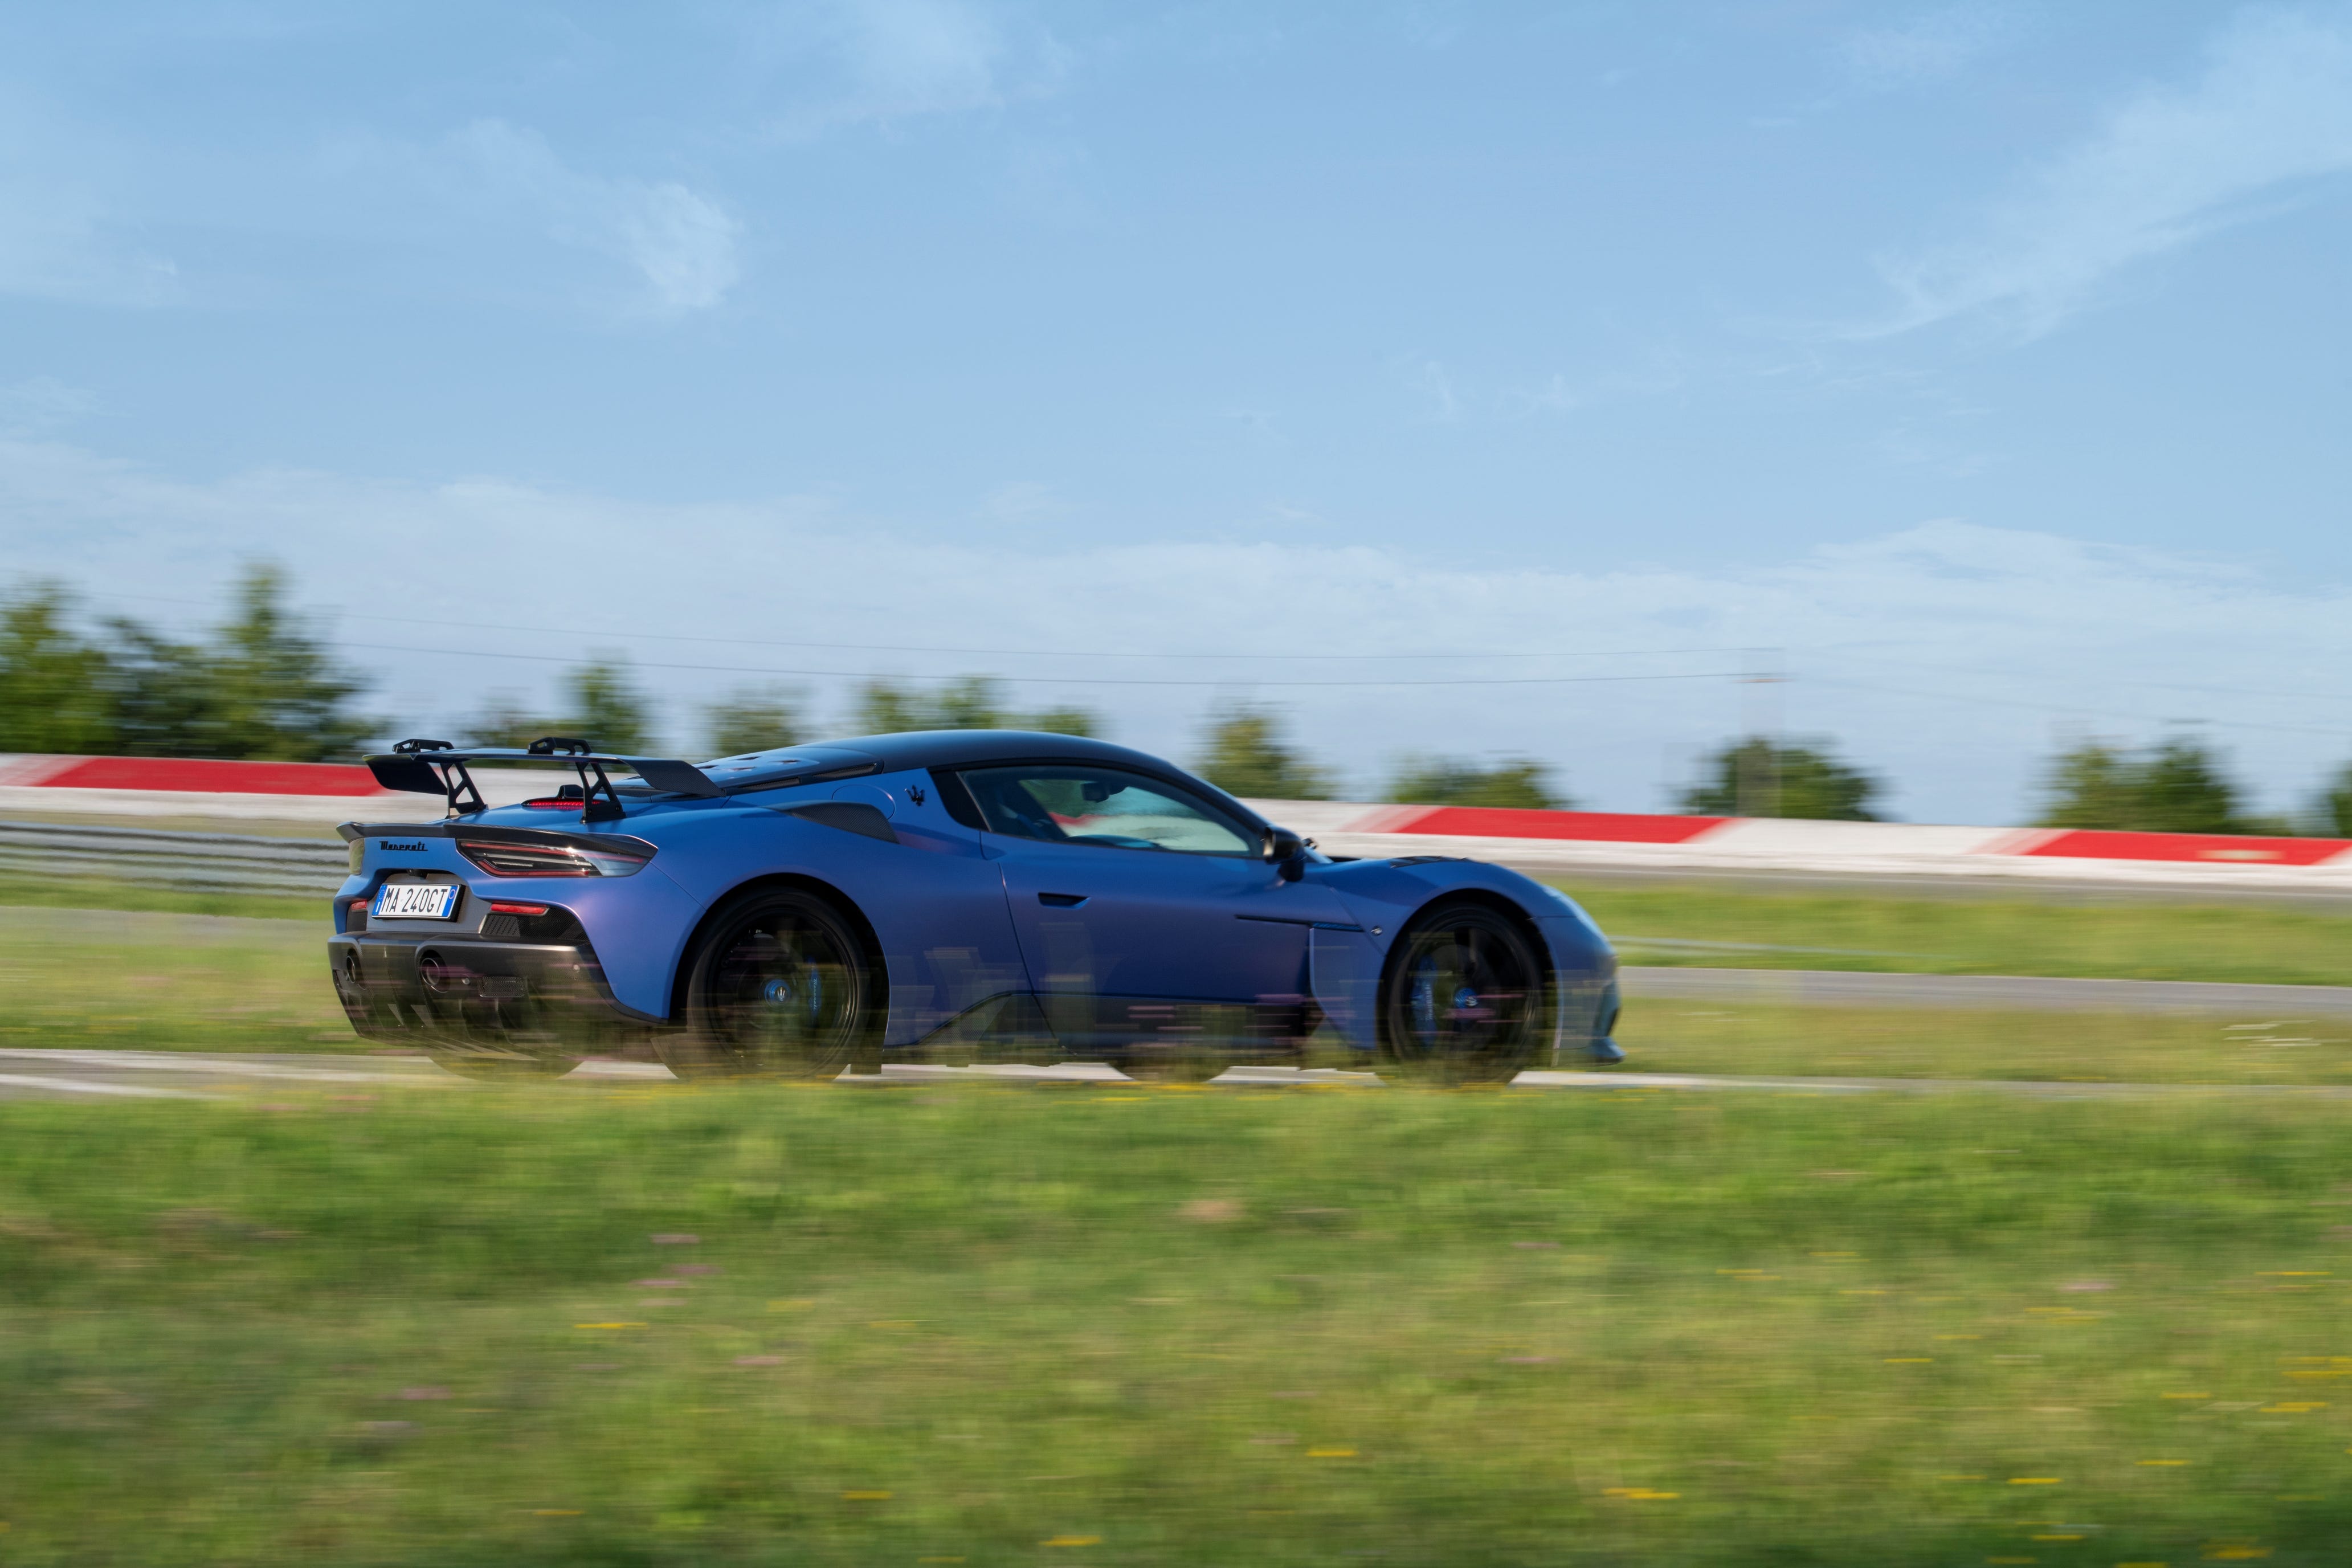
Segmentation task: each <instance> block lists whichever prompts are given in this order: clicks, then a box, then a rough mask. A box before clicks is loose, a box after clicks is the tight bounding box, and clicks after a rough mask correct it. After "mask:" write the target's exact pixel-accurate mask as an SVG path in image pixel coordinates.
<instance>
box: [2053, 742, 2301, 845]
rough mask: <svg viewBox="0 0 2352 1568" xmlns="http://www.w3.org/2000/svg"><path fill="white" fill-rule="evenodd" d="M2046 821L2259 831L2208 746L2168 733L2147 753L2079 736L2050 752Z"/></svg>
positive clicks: (2150, 829)
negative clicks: (2074, 742)
mask: <svg viewBox="0 0 2352 1568" xmlns="http://www.w3.org/2000/svg"><path fill="white" fill-rule="evenodd" d="M2042 792H2043V795H2044V805H2043V809H2042V816H2041V819H2040V826H2044V827H2091V828H2106V829H2110V830H2114V831H2119V832H2137V833H2260V832H2267V831H2272V830H2273V829H2274V828H2275V827H2276V826H2279V825H2278V824H2275V823H2272V822H2268V821H2263V820H2260V819H2255V818H2251V817H2249V816H2246V814H2245V813H2244V811H2243V809H2242V806H2241V805H2240V800H2239V793H2238V787H2237V785H2236V784H2233V783H2232V782H2231V780H2230V778H2229V776H2228V774H2227V773H2224V772H2223V771H2222V767H2221V759H2220V758H2219V757H2218V756H2216V755H2215V754H2214V752H2213V750H2212V748H2210V746H2207V745H2205V744H2204V743H2203V742H2198V741H2192V740H2190V739H2189V738H2188V737H2186V736H2178V735H2177V736H2174V737H2173V738H2172V739H2171V740H2168V741H2166V742H2163V743H2162V744H2161V745H2158V746H2156V747H2154V748H2152V749H2150V750H2148V751H2145V752H2129V751H2125V750H2122V749H2120V748H2117V747H2116V746H2113V745H2110V744H2108V743H2106V742H2103V741H2085V742H2083V743H2082V744H2081V745H2078V746H2074V747H2073V748H2071V749H2069V750H2067V751H2064V752H2060V753H2059V754H2058V756H2057V757H2055V758H2054V759H2053V761H2052V763H2051V764H2050V772H2049V775H2048V777H2047V779H2046V781H2045V782H2044V784H2043V785H2042Z"/></svg>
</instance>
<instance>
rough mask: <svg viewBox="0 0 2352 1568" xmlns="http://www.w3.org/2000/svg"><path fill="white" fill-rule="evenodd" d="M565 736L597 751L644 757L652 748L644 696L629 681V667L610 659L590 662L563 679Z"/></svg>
mask: <svg viewBox="0 0 2352 1568" xmlns="http://www.w3.org/2000/svg"><path fill="white" fill-rule="evenodd" d="M563 694H564V698H565V700H566V704H567V706H566V712H567V713H568V714H569V715H570V717H569V718H567V720H566V721H565V722H567V723H568V724H570V725H571V726H572V728H570V729H569V730H566V731H564V733H566V734H571V735H578V736H580V737H582V738H583V739H585V740H588V741H592V742H594V743H595V745H596V747H597V749H598V750H600V751H605V752H621V753H623V754H625V755H639V756H641V755H643V754H644V753H645V751H646V747H647V746H649V745H651V744H652V736H651V733H650V731H651V728H652V727H651V725H650V724H649V723H648V722H647V720H646V700H645V695H644V693H642V692H641V691H639V690H638V689H637V687H636V683H635V681H633V680H631V679H629V670H628V666H627V665H625V663H623V662H622V661H620V660H619V659H616V658H610V657H606V658H595V659H591V660H590V661H589V662H588V663H586V664H583V665H582V666H580V667H579V668H576V669H574V670H572V671H571V672H570V673H569V674H567V675H565V676H564V678H563Z"/></svg>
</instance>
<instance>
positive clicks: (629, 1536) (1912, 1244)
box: [0, 1088, 2352, 1568]
mask: <svg viewBox="0 0 2352 1568" xmlns="http://www.w3.org/2000/svg"><path fill="white" fill-rule="evenodd" d="M274 1104H275V1108H274V1109H271V1108H262V1107H257V1106H251V1105H243V1106H233V1107H223V1106H195V1107H189V1106H184V1105H174V1106H154V1105H149V1104H133V1105H110V1106H102V1107H100V1106H89V1105H80V1104H77V1105H52V1104H36V1103H29V1102H15V1103H5V1104H0V1388H5V1390H6V1397H5V1399H0V1521H5V1525H6V1530H7V1532H6V1534H5V1536H0V1556H5V1559H6V1561H8V1562H9V1563H27V1564H35V1563H37V1564H66V1563H75V1564H80V1563H139V1564H142V1565H165V1564H181V1563H190V1564H193V1563H244V1564H278V1563H289V1564H291V1563H301V1564H313V1563H338V1564H386V1565H389V1564H408V1563H415V1564H432V1565H435V1568H447V1565H453V1564H474V1563H480V1564H501V1565H504V1564H531V1563H550V1564H552V1563H615V1564H672V1563H675V1564H705V1563H745V1564H754V1563H757V1564H765V1563H778V1564H782V1563H793V1564H802V1563H844V1564H866V1563H909V1564H913V1563H968V1564H973V1565H982V1564H1000V1563H1021V1564H1030V1563H1079V1564H1105V1563H1170V1564H1174V1563H1204V1564H1205V1563H1215V1564H1255V1563H1277V1564H1291V1563H1298V1564H1307V1563H1318V1564H1320V1563H1354V1562H1358V1561H1372V1562H1397V1563H1433V1564H1434V1563H1443V1564H1518V1563H1530V1564H1532V1563H1594V1564H1604V1563H1605V1564H1621V1563H1622V1564H1631V1563H1640V1564H1644V1565H1651V1564H1708V1565H1723V1568H1749V1565H1755V1568H1764V1565H1768V1564H1769V1565H1772V1568H1784V1565H1789V1564H1812V1565H1819V1568H1832V1565H1835V1568H1843V1565H1846V1564H1853V1565H1855V1568H1863V1565H1868V1568H1885V1565H1887V1564H1912V1563H1921V1564H1927V1563H1935V1564H1947V1563H1969V1564H1974V1563H2029V1562H2030V1563H2038V1564H2044V1565H2053V1568H2055V1565H2067V1564H2084V1565H2091V1564H2097V1565H2100V1568H2107V1565H2111V1564H2116V1563H2170V1564H2176V1565H2185V1564H2188V1563H2198V1562H2201V1561H2208V1560H2239V1559H2247V1560H2252V1559H2254V1558H2260V1559H2262V1560H2264V1561H2266V1562H2267V1563H2272V1564H2276V1565H2278V1568H2285V1565H2288V1564H2315V1565H2316V1564H2328V1565H2331V1568H2332V1565H2333V1564H2336V1563H2341V1562H2343V1561H2344V1560H2345V1555H2346V1551H2347V1544H2352V1453H2347V1445H2348V1444H2352V1399H2347V1397H2346V1387H2347V1384H2346V1381H2345V1380H2346V1379H2347V1376H2352V1334H2347V1330H2346V1326H2345V1325H2346V1321H2347V1313H2346V1309H2347V1301H2346V1300H2345V1294H2346V1289H2347V1284H2352V1243H2347V1237H2346V1235H2345V1233H2346V1232H2347V1230H2352V1224H2347V1222H2348V1221H2352V1184H2347V1170H2346V1166H2345V1160H2344V1154H2343V1139H2342V1132H2341V1122H2340V1114H2339V1113H2338V1112H2336V1111H2335V1110H2332V1109H2330V1108H2326V1107H2319V1106H2313V1105H2292V1104H2286V1105H2263V1106H2252V1107H2249V1106H2239V1105H2232V1106H2228V1107H2221V1106H2211V1105H2195V1106H2161V1107H2159V1106H2149V1105H2146V1104H2133V1105H2125V1104H2100V1105H2088V1104H2050V1103H2032V1102H2028V1103H2018V1102H2012V1101H1997V1100H1990V1099H1980V1098H1977V1097H1970V1096H1959V1097H1949V1098H1940V1099H1937V1100H1932V1101H1916V1100H1895V1099H1871V1100H1862V1101H1846V1100H1841V1101H1838V1102H1835V1110H1834V1111H1833V1112H1832V1111H1829V1110H1825V1109H1824V1106H1825V1102H1823V1101H1822V1100H1815V1099H1811V1098H1798V1099H1784V1098H1769V1097H1739V1098H1736V1099H1727V1100H1716V1099H1701V1098H1695V1097H1686V1096H1685V1097H1672V1096H1643V1095H1632V1094H1628V1095H1622V1096H1609V1097H1599V1098H1594V1097H1587V1096H1562V1095H1555V1096H1544V1095H1529V1094H1494V1093H1489V1094H1473V1093H1456V1094H1443V1093H1427V1092H1409V1091H1397V1090H1383V1091H1364V1092H1355V1093H1350V1092H1345V1091H1341V1092H1334V1093H1327V1094H1314V1093H1305V1094H1297V1093H1293V1094H1263V1095H1258V1094H1248V1093H1231V1092H1213V1091H1212V1092H1193V1093H1181V1092H1173V1091H1165V1090H1163V1091H1156V1092H1149V1093H1145V1092H1132V1091H1122V1092H1103V1091H1099V1090H1094V1089H1062V1090H1032V1091H1026V1092H1024V1091H1006V1090H988V1089H971V1090H966V1089H955V1090H937V1089H925V1090H916V1091H908V1092H883V1093H874V1092H866V1093H860V1092H856V1091H849V1090H837V1089H807V1090H793V1089H766V1090H761V1089H748V1090H730V1091H726V1092H697V1091H692V1090H687V1089H651V1090H635V1091H627V1092H621V1093H611V1094H607V1093H602V1092H595V1091H586V1092H583V1091H582V1090H579V1089H561V1088H539V1089H526V1090H512V1091H492V1090H484V1091H477V1092H469V1093H465V1094H460V1095H432V1096H429V1097H428V1096H422V1095H417V1096H409V1095H404V1094H400V1093H397V1092H394V1093H392V1094H388V1095H386V1096H384V1097H383V1098H381V1099H377V1100H366V1099H364V1098H362V1099H350V1098H341V1097H325V1096H321V1097H315V1098H295V1099H283V1100H278V1101H276V1102H274ZM681 1236H685V1237H693V1238H695V1239H694V1240H693V1241H692V1242H691V1243H686V1242H680V1241H677V1240H676V1239H675V1238H677V1237H681Z"/></svg>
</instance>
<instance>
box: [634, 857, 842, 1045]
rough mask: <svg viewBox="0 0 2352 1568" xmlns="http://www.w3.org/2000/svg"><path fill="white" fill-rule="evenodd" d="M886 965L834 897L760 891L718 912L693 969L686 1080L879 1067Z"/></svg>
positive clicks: (676, 1039)
mask: <svg viewBox="0 0 2352 1568" xmlns="http://www.w3.org/2000/svg"><path fill="white" fill-rule="evenodd" d="M880 981H881V971H880V968H879V966H877V964H875V963H873V962H872V960H870V959H869V958H868V957H867V956H866V944H865V942H863V941H862V940H861V939H860V938H859V936H858V933H857V931H856V930H855V929H854V928H853V927H852V925H851V924H850V922H849V920H848V918H847V917H846V916H845V915H844V914H843V913H842V912H841V910H838V909H837V908H835V906H834V905H833V904H832V903H831V902H829V901H828V900H824V899H823V898H820V897H818V896H817V895H815V894H814V893H806V892H801V891H798V890H795V889H771V890H766V891H755V892H752V893H749V894H746V895H744V896H743V897H742V898H740V899H738V900H735V901H734V902H733V903H731V904H730V905H729V906H728V907H727V908H725V909H723V910H720V911H719V915H718V917H717V918H716V919H714V920H713V921H711V923H710V927H709V934H708V935H706V936H705V937H704V939H703V941H702V942H701V945H700V946H699V947H698V948H697V949H696V951H695V954H694V957H693V959H692V961H691V963H690V964H689V967H688V972H687V982H686V1029H685V1031H684V1032H683V1033H682V1034H677V1035H668V1036H664V1037H662V1038H661V1040H660V1042H659V1046H660V1050H661V1057H662V1060H663V1061H664V1062H666V1063H667V1064H668V1066H669V1068H670V1070H671V1071H673V1072H675V1073H677V1075H678V1076H679V1077H680V1078H742V1077H751V1076H760V1075H767V1076H774V1077H781V1078H835V1077H837V1076H839V1075H840V1073H841V1072H842V1070H843V1069H844V1068H855V1069H856V1071H858V1072H860V1073H873V1072H877V1071H879V1070H880V1068H881V1032H882V1018H883V1006H882V998H881V994H880Z"/></svg>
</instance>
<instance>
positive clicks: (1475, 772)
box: [1386, 756, 1573, 811]
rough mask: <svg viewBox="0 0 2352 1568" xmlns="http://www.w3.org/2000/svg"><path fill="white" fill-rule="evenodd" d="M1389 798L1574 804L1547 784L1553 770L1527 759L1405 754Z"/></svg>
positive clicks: (1554, 807) (1547, 807) (1554, 806)
mask: <svg viewBox="0 0 2352 1568" xmlns="http://www.w3.org/2000/svg"><path fill="white" fill-rule="evenodd" d="M1386 798H1387V799H1389V800H1392V801H1397V802H1399V803H1402V804H1407V805H1509V806H1524V807H1527V808H1529V809H1532V810H1537V811H1560V810H1565V809H1567V808H1568V807H1569V806H1570V805H1572V804H1573V803H1572V802H1571V801H1570V800H1569V798H1568V797H1567V796H1566V795H1560V794H1558V793H1557V792H1555V791H1554V790H1553V788H1552V787H1551V770H1550V769H1549V768H1548V767H1546V766H1545V765H1544V764H1543V763H1538V762H1537V761H1535V760H1534V759H1533V758H1530V757H1514V758H1508V759H1506V760H1505V761H1502V762H1499V763H1495V764H1494V765H1493V766H1492V767H1480V766H1479V765H1478V764H1477V763H1473V762H1467V761H1465V760H1463V759H1462V758H1459V757H1424V756H1412V757H1407V758H1406V759H1405V760H1404V763H1403V764H1402V766H1400V767H1399V768H1398V769H1397V774H1396V777H1395V778H1394V779H1393V780H1392V781H1391V783H1390V784H1389V789H1388V795H1387V796H1386Z"/></svg>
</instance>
